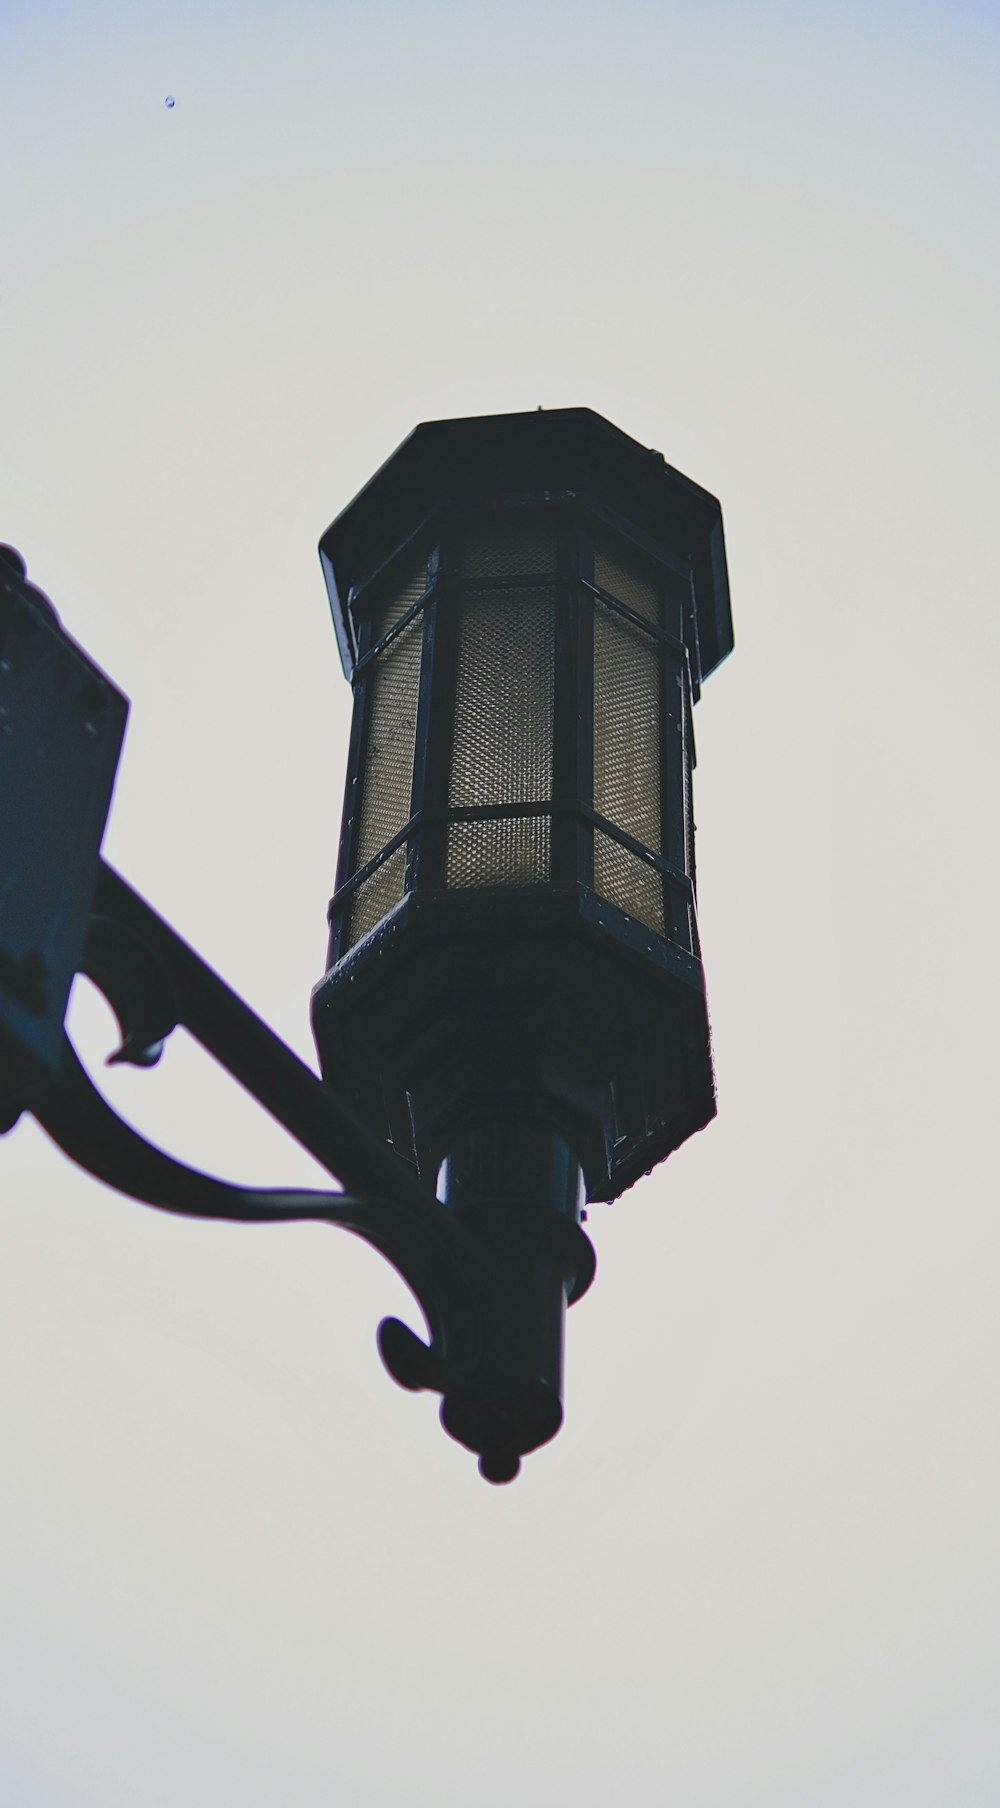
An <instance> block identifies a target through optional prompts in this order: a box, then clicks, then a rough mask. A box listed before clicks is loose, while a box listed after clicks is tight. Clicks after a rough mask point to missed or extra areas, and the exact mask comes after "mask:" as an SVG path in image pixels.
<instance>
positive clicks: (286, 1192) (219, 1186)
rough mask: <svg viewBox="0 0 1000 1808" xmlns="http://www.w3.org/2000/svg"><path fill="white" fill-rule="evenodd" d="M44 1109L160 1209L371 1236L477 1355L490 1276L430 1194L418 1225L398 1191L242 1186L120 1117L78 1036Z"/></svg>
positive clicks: (467, 1353)
mask: <svg viewBox="0 0 1000 1808" xmlns="http://www.w3.org/2000/svg"><path fill="white" fill-rule="evenodd" d="M34 1114H35V1116H36V1117H37V1118H38V1121H39V1123H40V1124H41V1126H42V1128H43V1129H44V1130H45V1131H46V1132H47V1134H48V1135H49V1136H51V1138H52V1140H53V1142H55V1143H56V1144H57V1145H58V1147H59V1148H60V1149H62V1150H63V1152H64V1154H66V1155H68V1156H69V1157H70V1159H71V1160H72V1161H74V1162H76V1163H77V1164H78V1165H79V1166H80V1167H82V1168H85V1169H86V1170H87V1171H88V1173H91V1174H93V1175H94V1176H95V1177H96V1178H97V1179H98V1180H102V1181H104V1182H106V1183H107V1184H108V1185H110V1186H113V1187H114V1188H115V1189H116V1190H117V1191H118V1192H123V1193H126V1194H128V1195H129V1196H130V1197H132V1198H134V1199H140V1200H142V1201H143V1202H144V1203H145V1204H147V1205H152V1206H156V1207H157V1208H158V1209H159V1210H160V1211H167V1212H172V1213H176V1214H178V1215H180V1216H182V1217H189V1218H201V1219H209V1220H211V1219H215V1220H227V1221H229V1222H235V1223H242V1224H275V1223H288V1222H291V1221H295V1220H303V1219H305V1220H309V1219H312V1220H318V1221H319V1222H321V1223H327V1224H334V1225H339V1226H340V1227H341V1228H342V1229H344V1230H349V1231H352V1232H353V1233H354V1234H355V1235H356V1236H359V1237H363V1238H364V1240H365V1241H366V1242H367V1243H370V1244H371V1245H372V1246H373V1247H374V1248H376V1249H377V1250H378V1251H379V1253H380V1254H381V1255H383V1256H385V1257H386V1259H387V1260H388V1261H389V1262H391V1263H392V1266H393V1267H394V1268H395V1269H396V1270H397V1272H398V1273H399V1274H400V1275H401V1277H402V1279H403V1280H404V1281H405V1282H406V1284H407V1286H408V1287H409V1288H410V1290H411V1292H412V1293H413V1294H414V1295H415V1297H416V1299H417V1301H418V1303H419V1305H420V1307H421V1310H422V1312H423V1314H424V1317H425V1318H426V1320H427V1326H428V1330H429V1332H430V1335H431V1338H432V1340H433V1346H434V1349H435V1351H436V1353H437V1355H438V1356H439V1358H441V1359H442V1360H444V1359H447V1360H448V1361H449V1362H457V1363H459V1364H461V1365H463V1366H464V1365H465V1364H467V1363H468V1362H470V1361H474V1359H475V1349H476V1346H477V1344H478V1340H479V1333H478V1328H477V1325H478V1313H477V1310H476V1303H477V1296H478V1295H479V1293H480V1289H481V1287H482V1286H483V1284H484V1282H485V1265H484V1262H483V1257H482V1252H481V1251H480V1250H479V1249H478V1248H477V1246H476V1244H475V1243H474V1241H473V1240H472V1239H471V1238H470V1237H468V1236H467V1235H466V1234H465V1233H464V1231H463V1227H462V1226H461V1225H459V1224H458V1223H457V1222H455V1221H454V1220H453V1219H452V1218H450V1217H449V1215H448V1213H447V1212H446V1211H445V1210H444V1208H443V1207H441V1206H440V1205H438V1204H437V1203H436V1201H430V1202H428V1209H427V1211H426V1213H425V1214H424V1217H423V1221H422V1222H421V1223H420V1224H419V1225H417V1224H416V1223H415V1221H414V1216H413V1214H412V1212H411V1211H409V1210H408V1209H407V1208H405V1207H401V1206H400V1204H399V1202H398V1201H397V1200H393V1199H390V1198H382V1197H374V1196H366V1197H364V1198H358V1197H356V1196H354V1195H352V1194H348V1193H333V1192H331V1193H324V1192H320V1191H315V1192H314V1191H310V1190H307V1189H302V1190H299V1189H277V1188H263V1187H242V1186H237V1185H233V1184H232V1183H231V1182H228V1181H224V1180H218V1179H216V1178H215V1177H214V1176H213V1175H210V1174H206V1173H204V1172H202V1171H201V1170H200V1169H197V1168H191V1167H188V1166H187V1165H186V1164H185V1163H183V1162H179V1161H177V1160H175V1159H174V1157H173V1156H171V1155H167V1154H166V1153H165V1152H164V1151H163V1150H162V1149H158V1148H157V1147H156V1146H155V1145H154V1144H153V1143H150V1142H148V1141H147V1139H146V1138H145V1137H144V1136H141V1135H140V1134H139V1132H138V1131H136V1130H134V1129H133V1128H132V1126H131V1125H129V1124H127V1123H126V1122H125V1121H124V1119H123V1118H121V1117H119V1115H118V1113H117V1112H116V1111H115V1110H114V1109H113V1107H112V1106H111V1105H110V1104H109V1103H108V1101H107V1099H105V1098H104V1097H103V1095H102V1094H101V1093H100V1092H99V1091H98V1089H97V1087H96V1086H95V1085H94V1083H93V1081H92V1080H91V1078H90V1076H89V1074H88V1073H87V1071H86V1069H85V1068H84V1066H83V1064H82V1062H81V1061H80V1058H79V1056H78V1055H77V1053H76V1050H75V1049H74V1047H73V1045H72V1043H71V1042H70V1040H69V1038H68V1037H67V1038H66V1045H65V1051H64V1056H63V1066H62V1072H61V1074H60V1077H59V1079H58V1080H57V1082H56V1083H55V1084H54V1085H53V1086H51V1087H50V1088H49V1089H48V1091H47V1092H46V1094H45V1095H44V1097H43V1098H42V1099H41V1100H39V1101H38V1102H37V1104H36V1105H35V1107H34ZM411 1335H412V1333H411ZM414 1341H415V1342H419V1340H417V1339H415V1340H414Z"/></svg>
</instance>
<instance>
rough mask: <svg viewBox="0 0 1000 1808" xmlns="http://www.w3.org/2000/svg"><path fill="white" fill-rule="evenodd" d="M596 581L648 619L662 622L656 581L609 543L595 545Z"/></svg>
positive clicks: (602, 587) (627, 606) (621, 601)
mask: <svg viewBox="0 0 1000 1808" xmlns="http://www.w3.org/2000/svg"><path fill="white" fill-rule="evenodd" d="M594 583H595V584H599V585H600V587H601V589H602V590H606V591H607V592H608V594H609V595H610V596H616V597H617V598H618V601H619V602H620V603H624V604H625V607H626V608H627V609H634V610H635V612H636V614H637V615H643V616H645V618H646V620H647V621H650V622H654V623H658V622H659V619H660V611H659V605H658V603H657V593H656V585H655V584H653V583H651V582H650V580H649V579H648V578H646V577H644V576H643V575H642V573H641V572H640V571H638V570H637V569H635V568H634V567H633V566H632V565H630V564H628V563H626V562H623V561H622V559H621V557H620V556H619V555H618V553H617V552H614V551H612V549H611V548H610V547H608V546H595V547H594Z"/></svg>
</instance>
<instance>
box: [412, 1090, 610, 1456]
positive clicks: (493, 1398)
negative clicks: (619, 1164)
mask: <svg viewBox="0 0 1000 1808" xmlns="http://www.w3.org/2000/svg"><path fill="white" fill-rule="evenodd" d="M438 1196H439V1198H440V1199H441V1200H442V1202H443V1203H444V1204H445V1205H446V1206H448V1207H449V1209H450V1210H451V1211H453V1212H454V1213H455V1214H456V1216H457V1217H458V1218H459V1220H460V1221H461V1222H463V1223H464V1224H465V1225H466V1226H467V1227H468V1229H469V1230H471V1231H472V1232H473V1233H474V1235H475V1236H476V1238H477V1240H479V1241H481V1242H482V1243H484V1244H486V1245H488V1246H489V1247H490V1249H491V1250H492V1251H493V1252H494V1258H495V1260H496V1262H497V1265H498V1269H500V1270H501V1271H503V1273H504V1275H505V1281H504V1284H503V1286H502V1287H501V1289H500V1290H499V1291H498V1293H497V1295H496V1298H495V1303H494V1309H493V1310H492V1311H491V1313H490V1317H489V1322H488V1324H487V1325H486V1326H484V1335H483V1343H482V1347H481V1353H480V1360H479V1364H478V1367H477V1374H476V1378H475V1386H474V1388H470V1389H469V1390H468V1391H466V1390H465V1389H461V1388H459V1389H455V1388H448V1389H447V1390H446V1392H445V1398H444V1402H443V1405H442V1410H441V1418H442V1423H443V1425H444V1427H445V1429H446V1430H447V1431H448V1432H449V1433H450V1434H451V1436H452V1437H454V1438H457V1439H458V1441H459V1442H460V1443H462V1444H465V1445H466V1446H467V1447H469V1448H470V1449H473V1450H477V1451H480V1452H481V1453H482V1454H481V1456H480V1464H479V1466H480V1470H481V1472H482V1474H483V1475H484V1476H485V1477H486V1479H487V1480H488V1481H493V1482H505V1481H510V1480H512V1479H513V1477H514V1476H515V1475H516V1474H517V1471H518V1469H519V1467H520V1458H521V1456H522V1455H523V1454H524V1453H525V1452H526V1451H528V1450H534V1449H535V1448H536V1447H537V1446H538V1445H539V1444H544V1443H546V1442H547V1441H548V1439H549V1438H551V1437H554V1436H555V1433H556V1432H557V1431H558V1430H559V1427H560V1425H561V1423H562V1416H563V1409H562V1383H563V1328H564V1323H565V1316H566V1305H567V1301H568V1299H569V1298H570V1297H571V1296H572V1294H573V1290H574V1285H575V1283H576V1280H577V1277H578V1271H579V1263H580V1258H581V1254H582V1246H585V1247H586V1251H587V1254H588V1255H590V1245H589V1243H588V1242H587V1239H586V1238H585V1237H584V1236H583V1233H582V1232H581V1231H580V1230H579V1228H578V1226H579V1221H580V1217H581V1214H582V1208H583V1202H584V1191H583V1174H582V1169H581V1164H580V1161H579V1159H578V1158H577V1156H576V1155H575V1154H574V1152H573V1150H572V1149H571V1148H570V1146H569V1144H568V1143H567V1142H566V1140H565V1138H564V1137H563V1136H562V1135H561V1134H560V1133H559V1131H558V1130H557V1129H556V1128H555V1127H554V1126H553V1125H551V1124H549V1123H547V1122H545V1121H544V1120H543V1119H541V1118H532V1117H530V1116H526V1115H525V1110H524V1106H523V1104H518V1103H514V1102H512V1103H511V1104H510V1105H509V1106H508V1107H506V1108H505V1107H504V1106H503V1105H502V1104H501V1105H498V1106H494V1107H493V1108H492V1109H490V1110H486V1109H485V1108H484V1112H483V1115H482V1116H481V1117H477V1118H475V1119H474V1120H472V1121H470V1122H469V1123H467V1125H466V1126H465V1127H464V1128H463V1129H462V1130H461V1131H460V1132H459V1133H457V1134H456V1136H455V1138H454V1141H453V1143H452V1146H451V1152H450V1153H449V1154H448V1155H447V1156H446V1157H445V1159H444V1161H443V1162H442V1163H441V1168H440V1173H439V1179H438Z"/></svg>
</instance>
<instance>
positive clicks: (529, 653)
mask: <svg viewBox="0 0 1000 1808" xmlns="http://www.w3.org/2000/svg"><path fill="white" fill-rule="evenodd" d="M457 606H458V611H459V614H458V649H457V651H458V657H457V669H456V678H455V715H454V738H453V741H452V755H451V770H450V773H449V778H448V801H449V803H450V804H452V805H459V806H462V805H465V806H468V807H471V808H474V807H475V806H477V805H482V804H522V803H523V804H528V803H544V802H546V801H547V799H548V798H550V797H551V796H552V737H553V727H554V714H555V592H554V590H550V589H530V590H529V589H526V590H469V591H466V592H465V594H464V595H463V596H462V597H461V598H460V599H459V601H458V605H457Z"/></svg>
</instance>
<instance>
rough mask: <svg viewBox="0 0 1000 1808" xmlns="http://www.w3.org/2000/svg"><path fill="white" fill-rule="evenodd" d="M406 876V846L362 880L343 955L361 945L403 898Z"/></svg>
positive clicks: (350, 912) (354, 899)
mask: <svg viewBox="0 0 1000 1808" xmlns="http://www.w3.org/2000/svg"><path fill="white" fill-rule="evenodd" d="M405 873H406V843H405V842H404V843H403V845H402V847H398V848H396V850H395V852H394V853H392V854H390V855H389V857H388V859H386V860H383V862H382V864H381V866H377V867H376V868H375V871H374V872H373V873H369V875H368V877H367V879H362V881H361V884H360V885H359V886H358V889H357V891H356V892H355V893H354V896H353V897H352V899H351V901H350V904H349V906H348V913H347V936H346V938H345V944H344V953H345V954H346V953H347V950H348V948H353V946H354V944H355V942H360V940H361V938H362V936H365V935H367V934H368V932H369V930H371V929H374V927H375V925H376V923H381V921H382V918H383V917H385V916H388V914H389V912H390V910H392V908H393V906H394V905H396V904H398V903H399V901H400V899H401V897H402V896H403V878H404V875H405Z"/></svg>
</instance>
